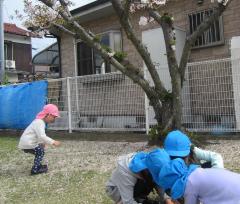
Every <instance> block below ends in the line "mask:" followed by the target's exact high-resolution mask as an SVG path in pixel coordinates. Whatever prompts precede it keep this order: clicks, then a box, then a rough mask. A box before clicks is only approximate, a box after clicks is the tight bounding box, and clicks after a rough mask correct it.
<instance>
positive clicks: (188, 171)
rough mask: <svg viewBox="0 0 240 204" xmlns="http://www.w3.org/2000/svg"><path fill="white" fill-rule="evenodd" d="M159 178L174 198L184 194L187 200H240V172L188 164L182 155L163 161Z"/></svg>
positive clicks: (208, 203)
mask: <svg viewBox="0 0 240 204" xmlns="http://www.w3.org/2000/svg"><path fill="white" fill-rule="evenodd" d="M220 178H221V179H220ZM158 182H159V185H160V186H161V187H162V188H163V189H164V190H170V194H171V197H172V199H174V200H177V199H180V198H181V197H184V203H185V204H198V203H199V202H201V203H202V204H238V203H240V174H237V173H234V172H231V171H228V170H225V169H219V168H206V169H203V168H200V167H199V166H197V165H194V164H191V165H189V166H187V165H186V163H185V162H184V160H183V159H180V158H178V159H174V160H172V161H170V162H168V163H165V164H164V165H163V167H162V168H161V171H160V173H159V177H158Z"/></svg>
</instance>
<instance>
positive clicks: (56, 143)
mask: <svg viewBox="0 0 240 204" xmlns="http://www.w3.org/2000/svg"><path fill="white" fill-rule="evenodd" d="M60 145H61V142H59V141H57V140H54V142H53V146H55V147H58V146H60Z"/></svg>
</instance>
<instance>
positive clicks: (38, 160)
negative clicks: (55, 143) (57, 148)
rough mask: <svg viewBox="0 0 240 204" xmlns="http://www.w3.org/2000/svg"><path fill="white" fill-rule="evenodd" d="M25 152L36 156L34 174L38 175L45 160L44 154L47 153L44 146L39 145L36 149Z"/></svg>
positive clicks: (25, 150)
mask: <svg viewBox="0 0 240 204" xmlns="http://www.w3.org/2000/svg"><path fill="white" fill-rule="evenodd" d="M23 151H24V152H26V153H30V154H34V155H35V158H34V164H33V167H32V172H33V173H37V172H38V171H39V170H40V169H41V166H42V164H41V162H42V160H43V157H44V153H45V152H44V147H43V145H41V144H39V145H38V146H37V147H35V148H34V149H24V150H23Z"/></svg>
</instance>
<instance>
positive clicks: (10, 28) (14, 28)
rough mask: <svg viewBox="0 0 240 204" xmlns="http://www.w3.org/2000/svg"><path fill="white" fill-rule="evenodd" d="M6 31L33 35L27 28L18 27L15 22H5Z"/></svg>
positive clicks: (28, 35)
mask: <svg viewBox="0 0 240 204" xmlns="http://www.w3.org/2000/svg"><path fill="white" fill-rule="evenodd" d="M4 33H10V34H15V35H21V36H27V37H33V34H32V33H31V32H29V31H27V30H24V29H22V28H19V27H17V26H16V25H15V24H11V23H4Z"/></svg>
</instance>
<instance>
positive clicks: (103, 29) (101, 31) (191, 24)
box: [55, 0, 240, 129]
mask: <svg viewBox="0 0 240 204" xmlns="http://www.w3.org/2000/svg"><path fill="white" fill-rule="evenodd" d="M213 9H214V4H213V3H211V1H206V0H205V1H204V0H203V1H196V0H191V1H189V0H182V1H174V2H169V3H168V7H167V8H166V10H167V11H168V13H171V14H173V16H174V19H175V22H174V24H175V26H177V27H178V30H179V31H181V33H182V31H183V32H184V33H185V35H186V36H187V35H189V34H190V33H192V32H194V30H195V29H196V27H197V25H199V24H200V23H201V21H202V19H203V18H204V16H207V15H209V14H210V13H212V12H213ZM239 9H240V3H239V1H238V0H233V1H232V2H231V4H230V6H229V7H228V9H227V10H226V11H225V12H224V13H223V15H222V16H221V17H220V18H219V19H218V20H217V21H216V22H215V23H214V24H213V25H212V26H211V28H210V29H209V30H207V31H206V32H205V33H204V34H203V35H202V36H201V37H199V38H198V39H197V41H196V43H195V45H194V47H193V49H192V53H191V56H190V59H189V63H195V62H196V63H198V62H199V63H200V62H203V61H207V62H204V63H200V64H196V66H195V65H194V64H191V66H189V67H188V73H187V77H186V78H187V79H189V81H188V92H189V94H188V95H187V99H186V101H187V104H188V107H186V108H184V111H186V114H187V117H186V118H187V119H186V120H187V121H186V123H189V124H187V125H188V127H189V126H191V124H196V129H197V128H201V127H203V128H205V126H204V125H205V124H210V125H212V127H213V126H215V125H218V124H223V123H224V125H228V126H229V127H230V126H231V127H234V126H236V121H235V118H236V115H238V114H239V115H240V112H236V110H237V109H236V104H237V103H238V102H239V101H235V102H234V98H235V95H236V94H237V92H235V91H234V89H235V88H234V86H235V85H234V83H233V77H234V76H233V75H234V74H233V71H232V63H231V61H226V63H225V62H222V61H221V60H222V59H224V58H231V57H232V55H231V42H232V39H236V38H237V39H238V40H239V39H240V37H239V36H240V26H237V25H239V19H240V12H239ZM71 13H72V15H73V16H75V17H78V19H79V22H80V23H81V25H83V27H85V28H86V29H87V30H91V31H92V32H93V33H95V34H98V35H101V36H102V38H101V39H102V43H103V44H105V45H107V46H109V47H110V48H111V49H112V50H115V51H117V50H122V51H123V52H125V53H127V54H128V55H127V57H128V58H129V59H130V60H131V62H132V63H133V64H134V65H135V66H136V67H140V68H142V69H144V64H143V61H142V59H141V57H140V56H139V54H138V53H137V52H136V50H135V48H134V46H133V45H132V43H131V42H130V41H129V40H128V39H127V36H126V34H125V32H124V30H123V28H121V25H120V23H119V21H118V17H117V16H116V14H115V11H114V9H113V7H112V4H111V1H110V0H97V1H95V2H92V3H89V4H87V5H85V6H82V7H79V8H76V9H74V10H72V11H71ZM141 15H142V13H135V15H134V17H133V18H132V24H133V27H134V28H136V34H137V36H138V38H139V39H144V38H145V37H144V35H145V36H146V35H147V34H148V31H152V33H153V35H152V38H151V37H150V36H148V38H147V39H152V42H149V44H150V46H151V45H153V46H154V45H156V44H158V43H157V42H159V43H160V42H163V41H164V39H163V38H160V36H155V35H154V29H161V28H160V27H159V25H158V24H154V23H152V24H149V25H146V26H142V27H139V17H140V16H141ZM158 31H159V30H158ZM159 32H160V31H159ZM144 33H145V34H144ZM55 34H56V35H58V36H59V38H61V46H60V47H61V49H60V52H61V66H62V67H61V72H62V77H71V76H83V75H95V76H97V75H98V74H100V75H101V74H105V73H108V72H116V69H115V68H114V67H112V66H111V65H108V64H106V63H105V64H104V66H102V65H103V59H102V58H101V57H100V56H99V54H98V53H97V52H96V51H95V50H94V49H92V48H90V47H88V46H87V45H86V44H85V43H84V42H83V41H81V39H75V38H74V37H73V36H70V35H67V34H65V33H61V32H58V33H55ZM181 36H184V34H182V35H181ZM157 37H159V38H158V39H156V38H157ZM183 42H184V41H183ZM163 52H164V51H163ZM155 54H156V53H155ZM164 54H165V53H163V55H164ZM151 55H152V53H151ZM237 58H240V54H239V55H238V56H237ZM209 60H218V61H219V63H216V62H214V63H211V62H210V61H209ZM161 62H162V61H160V65H161ZM160 68H161V66H160ZM236 70H237V69H236ZM238 70H239V69H238ZM161 71H162V70H160V72H161ZM237 76H239V79H238V80H239V81H240V72H239V71H238V73H237ZM99 77H100V76H99ZM165 79H169V77H166V78H165ZM213 79H214V80H213ZM238 80H235V81H238ZM126 81H127V78H126V77H125V78H123V79H122V80H121V82H118V83H116V84H114V85H113V86H114V88H113V89H112V94H113V95H114V92H116V91H118V89H119V90H120V86H121V84H125V83H126ZM106 83H107V82H106ZM113 83H114V80H113ZM88 84H90V82H89V80H88ZM101 84H104V81H101ZM164 84H165V85H166V84H169V81H166V82H164ZM94 85H96V83H95V82H93V83H92V86H94ZM96 86H97V85H96ZM136 86H137V85H136ZM83 87H84V89H86V90H85V91H86V92H88V93H90V92H91V89H90V87H91V86H90V85H89V86H86V85H84V84H83ZM98 87H99V86H98ZM87 89H88V90H87ZM137 91H138V93H136V91H135V94H136V95H137V96H139V101H138V102H136V103H138V104H141V108H142V107H144V93H143V91H142V90H141V89H137ZM121 93H122V94H123V98H125V101H123V103H124V104H128V101H127V100H128V98H129V97H127V92H126V97H125V96H124V92H121ZM97 94H98V95H96V96H95V97H100V98H101V97H103V95H104V94H103V93H101V92H100V91H99V92H97ZM79 95H80V94H79ZM80 100H87V98H85V99H81V98H80V99H79V101H80ZM129 100H130V99H129ZM80 104H87V103H86V102H84V101H81V103H80ZM105 104H111V101H107V100H105ZM94 107H96V108H97V106H94ZM112 107H113V109H114V106H112ZM77 109H78V111H79V110H80V111H81V109H84V107H79V108H77ZM97 109H98V108H97ZM135 109H136V108H135V107H129V106H127V105H126V106H124V107H123V110H124V111H125V112H124V114H125V115H126V114H129V113H130V114H129V117H130V116H133V115H134V114H131V110H133V111H134V110H135ZM143 109H144V108H143ZM85 110H87V109H86V108H85ZM105 110H106V109H105ZM138 111H140V112H139V114H140V115H141V117H142V116H145V112H144V111H141V110H140V109H139V110H138ZM81 114H82V115H84V116H87V117H92V116H93V115H94V114H95V113H94V112H90V111H89V112H87V111H85V112H82V113H81V112H80V115H81ZM118 114H119V115H121V114H122V113H118ZM99 115H105V116H108V115H109V116H110V115H113V113H112V112H111V108H109V109H107V110H106V111H105V112H102V113H99ZM226 121H227V122H226ZM190 123H191V124H190Z"/></svg>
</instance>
